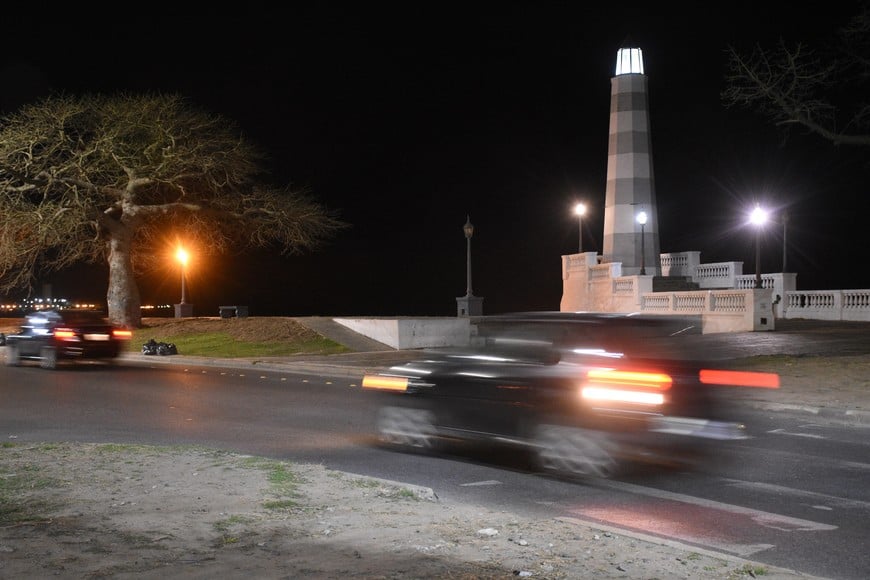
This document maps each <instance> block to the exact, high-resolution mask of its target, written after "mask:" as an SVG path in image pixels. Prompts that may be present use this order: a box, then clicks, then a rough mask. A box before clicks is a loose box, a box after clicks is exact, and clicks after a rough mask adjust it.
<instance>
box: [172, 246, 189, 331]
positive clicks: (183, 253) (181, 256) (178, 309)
mask: <svg viewBox="0 0 870 580" xmlns="http://www.w3.org/2000/svg"><path fill="white" fill-rule="evenodd" d="M175 259H176V260H178V263H179V264H181V302H180V303H178V304H176V305H175V318H185V317H187V316H193V304H188V303H187V280H186V273H187V272H186V269H187V261H188V260H189V259H190V254H188V253H187V250H185V249H184V248H182V247H179V248H178V250H177V251H176V252H175Z"/></svg>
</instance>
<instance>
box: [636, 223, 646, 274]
mask: <svg viewBox="0 0 870 580" xmlns="http://www.w3.org/2000/svg"><path fill="white" fill-rule="evenodd" d="M636 219H637V223H639V224H640V275H641V276H646V247H645V244H646V242H645V240H644V238H645V237H646V236H644V226H646V212H645V211H642V212H640V213H639V214H637V218H636Z"/></svg>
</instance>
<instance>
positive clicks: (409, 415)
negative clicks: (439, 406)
mask: <svg viewBox="0 0 870 580" xmlns="http://www.w3.org/2000/svg"><path fill="white" fill-rule="evenodd" d="M377 424H378V434H379V436H380V440H381V442H383V443H386V444H388V445H396V446H399V447H411V448H416V449H423V450H431V449H433V448H434V447H435V435H436V429H435V415H434V414H433V413H432V412H431V411H427V410H425V409H411V408H406V407H384V408H382V409H381V410H380V411H379V412H378V420H377Z"/></svg>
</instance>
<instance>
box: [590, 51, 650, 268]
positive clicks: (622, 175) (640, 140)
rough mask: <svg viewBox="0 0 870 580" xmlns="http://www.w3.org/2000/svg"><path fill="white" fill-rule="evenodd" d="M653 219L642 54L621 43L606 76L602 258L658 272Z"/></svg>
mask: <svg viewBox="0 0 870 580" xmlns="http://www.w3.org/2000/svg"><path fill="white" fill-rule="evenodd" d="M641 211H644V212H646V215H647V222H646V224H645V225H644V226H643V227H641V225H640V224H638V223H637V220H636V218H637V215H638V214H639V213H640V212H641ZM658 224H659V219H658V211H657V208H656V194H655V179H654V174H653V162H652V141H651V138H650V123H649V104H648V99H647V77H646V75H645V74H644V70H643V55H642V53H641V49H639V48H621V49H619V51H618V52H617V56H616V76H614V77H613V78H612V79H611V80H610V138H609V140H608V147H607V188H606V196H605V202H604V250H603V253H602V259H603V261H604V262H622V274H623V275H626V276H628V275H634V274H639V273H640V270H641V266H642V265H643V267H644V270H645V271H646V274H647V275H658V274H659V273H660V272H661V269H660V261H659V253H660V249H659V225H658ZM641 232H643V240H641ZM641 248H643V254H644V257H643V260H641Z"/></svg>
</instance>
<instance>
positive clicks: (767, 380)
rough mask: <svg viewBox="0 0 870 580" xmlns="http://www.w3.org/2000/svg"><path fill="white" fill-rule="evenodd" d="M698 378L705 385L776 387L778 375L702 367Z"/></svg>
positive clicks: (777, 386)
mask: <svg viewBox="0 0 870 580" xmlns="http://www.w3.org/2000/svg"><path fill="white" fill-rule="evenodd" d="M698 379H699V380H700V381H701V382H702V383H704V384H705V385H728V386H732V387H759V388H762V389H778V388H779V375H778V374H776V373H761V372H757V371H721V370H714V369H702V370H701V372H700V373H699V374H698Z"/></svg>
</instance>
